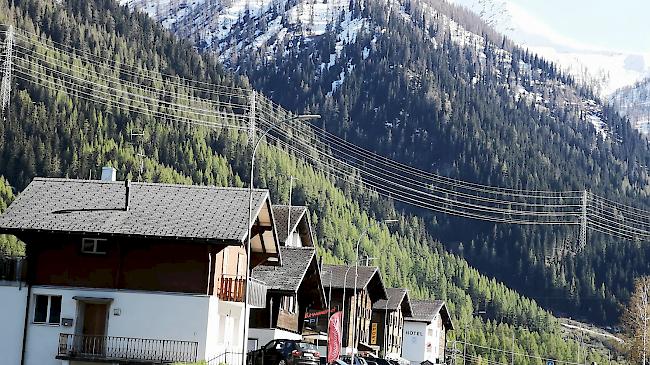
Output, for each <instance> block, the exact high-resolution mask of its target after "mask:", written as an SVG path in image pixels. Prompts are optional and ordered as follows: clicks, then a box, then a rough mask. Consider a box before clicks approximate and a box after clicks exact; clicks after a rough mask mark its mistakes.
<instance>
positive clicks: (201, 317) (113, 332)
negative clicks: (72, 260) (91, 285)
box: [26, 287, 223, 365]
mask: <svg viewBox="0 0 650 365" xmlns="http://www.w3.org/2000/svg"><path fill="white" fill-rule="evenodd" d="M32 294H33V295H36V294H43V295H61V296H62V303H61V318H72V319H74V324H73V326H71V327H64V326H60V325H43V324H33V323H32V320H33V316H34V301H33V300H32V301H31V304H30V307H31V308H30V311H29V322H30V323H29V326H28V335H27V345H26V349H27V351H26V365H48V364H52V365H59V364H61V361H60V360H56V359H55V356H56V353H57V348H58V342H59V334H60V333H74V332H75V326H76V323H77V320H78V319H77V301H76V300H74V299H73V297H74V296H82V297H97V298H112V299H113V301H112V302H111V304H110V305H109V310H108V311H109V315H108V322H107V336H123V337H136V338H152V339H167V340H183V341H196V342H198V343H199V349H198V358H199V359H205V356H206V353H211V352H214V351H215V350H214V349H212V348H208V347H210V346H215V344H216V343H217V342H220V341H219V339H216V340H214V339H212V340H211V341H210V342H209V341H207V337H208V335H209V331H211V332H217V333H218V332H219V331H218V328H217V329H215V326H216V327H218V326H219V321H218V320H215V318H210V316H209V314H210V310H211V309H212V311H214V312H217V313H218V310H216V309H215V307H218V306H219V304H220V303H223V302H219V301H218V300H216V299H215V298H211V297H208V296H206V295H187V294H172V293H152V292H142V291H115V290H96V289H79V288H62V287H34V288H33V289H32ZM115 309H119V315H116V313H115V312H114V310H115Z"/></svg>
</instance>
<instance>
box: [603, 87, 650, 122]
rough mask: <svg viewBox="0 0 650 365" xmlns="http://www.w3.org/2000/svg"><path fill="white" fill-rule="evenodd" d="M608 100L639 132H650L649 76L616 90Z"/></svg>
mask: <svg viewBox="0 0 650 365" xmlns="http://www.w3.org/2000/svg"><path fill="white" fill-rule="evenodd" d="M609 101H610V102H611V103H612V104H613V105H614V107H615V108H616V109H617V110H618V111H619V112H620V113H621V114H623V115H625V116H626V117H627V118H628V119H629V120H630V123H632V125H633V126H634V127H635V128H636V129H638V130H639V131H640V132H641V133H643V134H646V135H647V134H649V133H650V77H647V78H645V79H643V80H641V81H639V82H637V83H636V84H634V85H630V86H628V87H624V88H621V89H618V90H616V91H615V92H614V93H613V94H612V95H611V96H610V97H609Z"/></svg>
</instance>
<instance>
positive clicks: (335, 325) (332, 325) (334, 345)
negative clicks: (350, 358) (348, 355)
mask: <svg viewBox="0 0 650 365" xmlns="http://www.w3.org/2000/svg"><path fill="white" fill-rule="evenodd" d="M342 314H343V312H336V313H334V314H333V315H332V316H331V317H330V321H329V325H328V326H327V363H331V362H333V361H334V360H336V359H338V358H339V356H340V355H341V315H342Z"/></svg>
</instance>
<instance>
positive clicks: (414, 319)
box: [402, 300, 453, 365]
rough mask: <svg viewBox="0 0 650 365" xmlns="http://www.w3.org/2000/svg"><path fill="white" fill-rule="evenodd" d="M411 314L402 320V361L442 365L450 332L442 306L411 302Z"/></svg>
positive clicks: (446, 312) (417, 301) (439, 301)
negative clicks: (448, 332)
mask: <svg viewBox="0 0 650 365" xmlns="http://www.w3.org/2000/svg"><path fill="white" fill-rule="evenodd" d="M411 312H412V315H411V316H410V317H405V318H404V335H403V338H402V357H403V358H405V359H407V360H409V361H410V362H411V364H412V365H416V364H420V363H422V362H424V361H430V362H431V363H434V364H440V363H443V362H445V343H446V340H447V331H449V330H452V329H453V324H452V321H451V317H450V316H449V311H448V310H447V306H446V305H445V302H444V301H442V300H434V301H426V300H411Z"/></svg>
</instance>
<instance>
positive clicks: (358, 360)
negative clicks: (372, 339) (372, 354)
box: [341, 355, 368, 365]
mask: <svg viewBox="0 0 650 365" xmlns="http://www.w3.org/2000/svg"><path fill="white" fill-rule="evenodd" d="M341 360H343V362H344V363H346V364H348V365H350V362H351V361H352V356H349V355H345V356H341ZM354 365H368V363H367V362H366V360H365V359H364V358H363V357H359V356H355V357H354Z"/></svg>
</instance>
